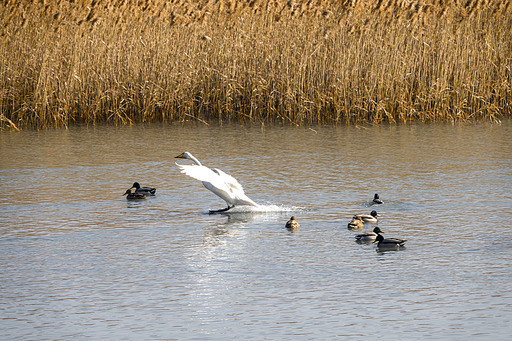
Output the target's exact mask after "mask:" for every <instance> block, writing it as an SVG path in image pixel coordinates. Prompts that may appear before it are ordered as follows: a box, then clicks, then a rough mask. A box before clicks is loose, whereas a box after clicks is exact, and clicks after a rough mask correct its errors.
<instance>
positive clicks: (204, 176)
mask: <svg viewBox="0 0 512 341" xmlns="http://www.w3.org/2000/svg"><path fill="white" fill-rule="evenodd" d="M176 166H178V167H179V168H180V170H181V172H182V173H183V174H186V175H188V176H190V177H191V178H194V179H197V180H199V181H208V182H211V181H212V179H215V178H217V177H218V175H217V174H216V173H215V172H214V171H213V170H211V169H210V168H208V167H205V166H197V165H180V164H179V163H176Z"/></svg>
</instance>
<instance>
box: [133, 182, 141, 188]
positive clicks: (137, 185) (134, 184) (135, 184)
mask: <svg viewBox="0 0 512 341" xmlns="http://www.w3.org/2000/svg"><path fill="white" fill-rule="evenodd" d="M132 188H135V189H139V188H140V185H139V183H138V182H134V183H133V186H132Z"/></svg>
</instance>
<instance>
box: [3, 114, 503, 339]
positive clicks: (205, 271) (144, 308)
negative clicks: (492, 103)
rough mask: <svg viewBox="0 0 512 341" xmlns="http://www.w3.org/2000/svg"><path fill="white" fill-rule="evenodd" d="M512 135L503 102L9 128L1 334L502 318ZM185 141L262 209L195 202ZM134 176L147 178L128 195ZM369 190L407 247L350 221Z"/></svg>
mask: <svg viewBox="0 0 512 341" xmlns="http://www.w3.org/2000/svg"><path fill="white" fill-rule="evenodd" d="M511 136H512V122H510V121H506V122H503V124H501V125H499V126H498V125H490V124H486V123H482V124H475V125H456V126H452V125H445V124H439V125H433V124H432V125H423V124H418V125H411V126H398V127H396V126H377V127H369V128H356V127H337V128H327V127H315V128H314V130H313V129H306V128H289V127H284V128H283V127H266V128H264V129H263V128H260V127H239V126H222V127H203V126H198V127H181V126H159V125H151V126H132V127H117V128H116V127H95V128H94V127H92V128H91V127H89V128H86V127H83V128H70V129H67V130H65V129H57V130H47V131H22V132H7V131H4V132H0V147H1V148H0V183H1V185H2V189H3V191H2V195H1V197H0V264H1V267H2V271H1V273H0V281H1V283H2V285H1V287H0V338H1V339H9V340H12V339H20V340H21V339H23V340H26V339H52V340H69V339H89V338H90V339H208V340H224V339H233V338H235V337H243V338H244V339H258V340H261V339H340V338H343V337H353V338H354V339H363V338H369V337H376V336H378V337H379V338H382V339H389V340H396V339H412V338H421V339H462V338H467V337H471V338H472V339H506V338H511V337H512V327H510V319H511V318H512V293H511V290H510V287H511V284H512V267H511V266H510V261H511V259H512V248H511V245H512V229H511V223H510V222H511V219H512V195H511V190H512V185H511V184H512V157H511V151H512V148H511V147H512V146H511V144H512V142H511ZM183 151H189V152H191V153H193V154H194V155H195V156H196V157H198V158H199V159H200V160H201V161H202V162H203V164H204V165H207V166H211V167H217V168H220V169H222V170H224V171H225V172H227V173H229V174H231V175H233V176H235V177H236V178H237V179H238V180H239V181H240V182H241V183H242V184H243V185H244V187H245V189H246V194H247V195H248V196H249V197H250V198H252V199H253V200H255V201H256V202H258V203H261V204H262V205H264V207H265V208H266V210H265V211H267V212H264V213H247V212H245V213H243V212H235V213H232V214H222V215H220V214H219V215H208V214H205V213H206V212H207V210H208V209H218V208H222V207H224V206H225V203H224V202H223V201H222V200H220V199H219V198H217V197H215V196H214V195H213V194H212V193H210V192H208V191H207V190H206V189H204V188H203V187H202V185H201V184H200V183H199V182H198V181H196V180H194V179H192V178H188V177H187V176H185V175H183V174H181V173H179V171H178V169H177V167H176V166H175V165H174V162H175V160H176V159H174V156H176V155H178V154H179V153H181V152H183ZM180 162H183V161H180ZM134 181H139V182H141V184H142V185H152V186H155V187H157V195H156V196H155V197H150V198H148V199H147V200H144V201H137V202H130V201H127V200H126V199H125V197H123V196H122V194H123V193H124V191H125V190H126V189H127V188H128V187H130V186H131V184H132V183H133V182H134ZM374 193H379V194H380V196H381V198H382V199H383V200H384V201H385V203H384V204H383V205H380V206H378V207H377V208H376V209H377V210H378V212H379V213H380V214H381V215H382V216H381V219H380V221H379V226H380V227H381V228H382V229H383V230H384V231H385V235H386V236H388V237H400V238H404V239H407V243H406V248H404V249H402V250H399V251H386V252H382V251H379V250H377V249H376V247H375V246H374V245H367V244H357V243H356V242H355V241H354V234H355V232H352V231H349V230H348V229H347V228H346V225H347V223H348V221H349V220H350V218H351V216H352V215H353V214H355V213H369V211H370V210H372V209H374V208H375V206H372V207H370V206H369V205H368V203H367V202H368V201H369V199H370V198H371V197H372V196H373V194H374ZM291 215H294V216H295V217H296V218H297V220H298V221H299V222H300V224H301V228H300V230H298V231H295V232H290V231H287V230H286V229H285V228H284V224H285V222H286V221H287V220H288V219H289V217H290V216H291Z"/></svg>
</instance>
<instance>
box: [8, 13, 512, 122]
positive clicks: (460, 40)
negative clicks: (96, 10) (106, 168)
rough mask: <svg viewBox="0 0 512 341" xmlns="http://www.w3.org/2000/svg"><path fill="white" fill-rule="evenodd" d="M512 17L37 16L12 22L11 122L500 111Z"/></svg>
mask: <svg viewBox="0 0 512 341" xmlns="http://www.w3.org/2000/svg"><path fill="white" fill-rule="evenodd" d="M511 18H512V17H511V16H506V15H504V16H500V15H495V14H493V13H486V12H485V11H483V12H482V13H479V14H478V15H472V16H471V17H466V18H464V17H460V18H454V17H450V18H447V17H441V16H437V15H430V16H428V17H425V18H424V20H421V21H418V20H416V21H412V20H407V18H403V17H401V18H400V20H398V19H397V18H396V17H394V16H383V15H381V14H375V13H372V12H370V11H367V12H365V13H358V14H357V15H351V14H350V13H344V14H343V16H341V15H335V14H333V15H329V16H322V15H320V16H315V17H305V16H304V17H290V18H280V19H279V20H277V19H276V17H275V16H274V15H267V14H254V13H249V14H243V15H240V16H237V17H236V18H235V17H233V16H225V17H224V16H222V15H218V16H216V17H215V18H214V19H211V20H208V22H195V23H190V24H188V25H170V24H166V23H164V22H157V23H154V22H152V23H151V24H149V23H147V24H140V23H138V24H137V25H135V24H129V23H123V25H122V27H120V25H119V23H118V22H116V21H115V20H114V19H112V20H109V19H108V18H106V19H104V20H101V21H98V22H95V23H94V24H91V25H68V26H66V27H64V28H62V27H61V28H59V29H56V28H55V27H53V26H52V25H51V24H50V23H48V21H47V20H44V18H42V19H40V20H39V21H38V19H37V18H32V19H31V21H30V25H25V26H24V27H20V28H19V29H16V30H14V29H7V28H3V29H2V32H1V36H0V60H1V61H2V62H1V66H0V67H1V70H0V122H1V126H2V127H12V128H14V129H18V128H22V127H37V128H40V127H50V126H68V125H70V124H76V123H88V124H89V123H97V122H111V123H115V124H131V123H135V122H155V121H164V122H176V121H178V122H186V121H195V122H201V123H204V124H209V123H211V122H221V123H222V122H241V123H260V124H263V123H285V124H293V125H310V124H364V123H380V122H391V123H398V122H410V121H467V120H470V121H476V120H488V121H493V122H498V121H499V120H502V119H504V118H510V117H511V112H512V89H511V84H512V39H511V38H510V37H511V36H512V35H511V33H512V19H511Z"/></svg>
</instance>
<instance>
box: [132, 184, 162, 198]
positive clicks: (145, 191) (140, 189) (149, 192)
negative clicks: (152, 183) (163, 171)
mask: <svg viewBox="0 0 512 341" xmlns="http://www.w3.org/2000/svg"><path fill="white" fill-rule="evenodd" d="M132 188H135V193H143V194H145V195H155V193H156V188H153V187H140V184H139V183H138V182H134V183H133V186H132ZM130 189H131V188H130Z"/></svg>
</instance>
